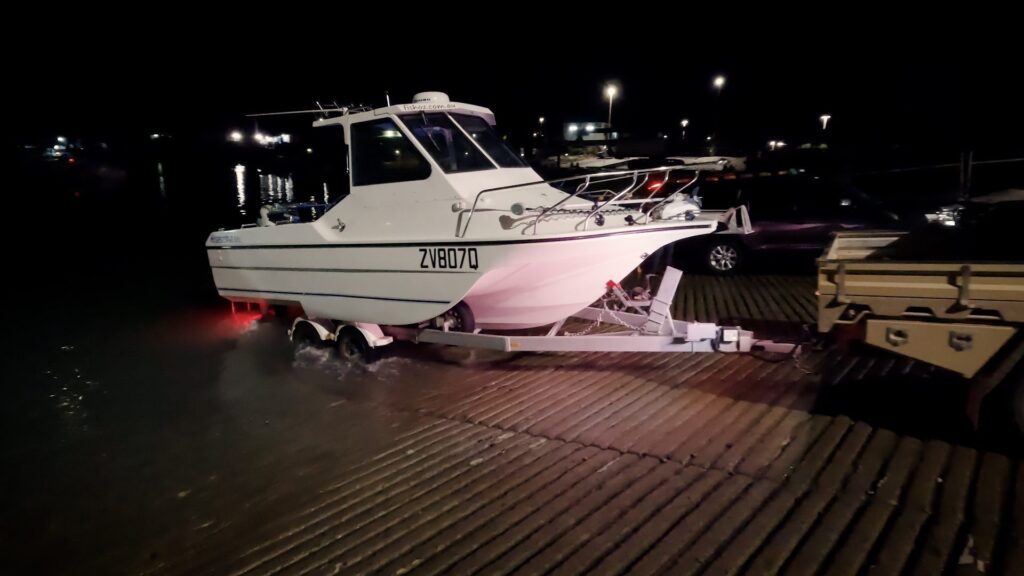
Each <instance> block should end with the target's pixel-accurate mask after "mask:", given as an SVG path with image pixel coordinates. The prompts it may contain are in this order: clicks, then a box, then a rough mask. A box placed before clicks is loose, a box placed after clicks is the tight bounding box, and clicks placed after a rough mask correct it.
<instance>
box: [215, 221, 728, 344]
mask: <svg viewBox="0 0 1024 576" xmlns="http://www.w3.org/2000/svg"><path fill="white" fill-rule="evenodd" d="M709 225H710V224H708V223H694V224H691V225H688V226H679V225H677V226H673V227H668V226H664V227H653V226H652V227H644V228H636V229H635V230H629V231H622V232H619V233H615V234H609V235H601V234H592V235H576V236H570V237H565V236H563V237H554V238H552V237H542V238H531V239H523V240H517V241H490V242H488V241H484V240H478V241H473V240H467V241H464V242H458V243H450V244H449V243H444V244H441V243H437V242H423V243H421V244H416V243H411V244H397V245H391V246H389V245H387V244H374V245H368V246H359V247H356V246H351V245H349V246H345V245H325V246H322V247H286V246H281V247H274V248H268V247H252V248H245V247H242V246H237V245H236V246H232V247H229V248H228V247H225V248H216V247H212V246H211V247H210V248H211V249H210V250H208V255H209V259H210V266H211V268H212V270H213V277H214V282H215V284H216V285H217V289H218V291H219V293H220V295H221V296H223V297H225V298H227V299H229V300H266V301H272V302H295V303H298V304H300V305H302V307H303V309H304V312H305V313H306V314H307V315H309V316H312V317H319V318H331V319H335V320H348V321H359V322H371V323H374V324H398V325H402V324H414V323H417V322H421V321H423V320H428V319H430V318H433V317H436V316H438V315H440V314H442V313H443V312H445V311H446V310H448V309H450V308H451V307H452V306H454V305H455V304H456V303H458V302H459V301H461V300H466V302H467V303H468V304H469V306H470V308H471V309H472V310H473V313H474V316H475V317H476V322H477V325H478V326H480V327H484V328H525V327H532V326H541V325H544V324H550V323H552V322H555V321H557V320H559V319H561V318H564V317H566V316H568V315H570V314H572V313H574V312H577V311H579V310H581V309H582V308H584V307H586V306H587V305H589V304H590V303H592V302H593V301H594V300H596V299H597V298H599V297H600V296H601V294H602V293H603V292H604V289H605V288H604V287H605V283H606V282H607V281H608V280H616V281H618V280H621V279H622V278H623V277H625V276H626V275H627V274H629V272H630V271H631V270H633V269H634V268H635V267H636V266H637V265H639V264H640V263H641V262H642V261H643V260H644V258H646V257H647V255H649V254H652V253H653V252H654V251H655V250H657V249H658V248H660V247H662V246H664V245H666V244H669V243H671V242H675V241H677V240H681V239H683V238H687V237H690V236H694V235H698V234H703V233H706V232H707V231H708V229H709V228H708V226H709ZM453 249H454V250H455V252H454V253H455V254H458V255H459V256H460V262H459V265H458V266H453V269H436V268H435V266H436V265H437V264H438V262H434V264H433V265H432V264H431V261H430V259H429V258H428V257H427V256H429V254H428V255H425V254H424V252H423V251H424V250H428V251H429V250H444V251H445V252H448V253H452V252H451V251H452V250H453ZM471 250H472V251H475V259H473V257H472V256H470V255H468V254H469V252H470V251H471ZM474 265H475V266H476V268H475V269H474V268H473V267H472V266H474Z"/></svg>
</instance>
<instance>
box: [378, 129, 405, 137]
mask: <svg viewBox="0 0 1024 576" xmlns="http://www.w3.org/2000/svg"><path fill="white" fill-rule="evenodd" d="M380 135H381V136H383V137H384V138H401V137H402V133H401V132H399V131H398V130H385V131H383V132H381V133H380Z"/></svg>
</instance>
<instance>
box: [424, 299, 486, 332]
mask: <svg viewBox="0 0 1024 576" xmlns="http://www.w3.org/2000/svg"><path fill="white" fill-rule="evenodd" d="M449 320H450V321H451V323H452V325H451V328H449V329H450V330H451V331H452V332H472V331H474V330H476V318H474V317H473V311H472V310H470V308H469V305H467V304H466V303H465V302H459V303H458V304H456V305H455V306H452V309H451V310H449V311H447V312H445V313H444V314H441V315H440V316H438V317H437V318H434V327H435V328H437V329H438V330H440V329H443V328H444V324H445V322H447V321H449Z"/></svg>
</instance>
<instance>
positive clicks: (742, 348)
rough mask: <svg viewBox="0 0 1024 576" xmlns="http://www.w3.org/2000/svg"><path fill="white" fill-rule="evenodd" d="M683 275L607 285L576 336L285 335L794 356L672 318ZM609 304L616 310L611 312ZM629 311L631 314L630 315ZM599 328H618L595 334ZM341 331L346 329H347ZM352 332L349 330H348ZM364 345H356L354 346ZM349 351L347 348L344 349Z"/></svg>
mask: <svg viewBox="0 0 1024 576" xmlns="http://www.w3.org/2000/svg"><path fill="white" fill-rule="evenodd" d="M682 277H683V273H682V272H681V271H680V270H678V269H676V268H672V267H668V268H666V269H665V273H664V275H663V276H662V280H661V285H660V286H659V287H658V291H657V294H655V295H654V297H652V298H640V299H635V298H633V297H631V296H630V295H629V294H627V293H626V292H625V291H624V290H623V289H622V288H621V287H620V286H619V285H618V284H615V283H609V287H610V288H611V294H610V295H609V297H608V298H606V299H605V301H604V304H605V307H601V308H599V307H589V308H584V309H583V310H580V311H579V312H577V313H576V314H573V315H572V318H578V319H581V320H587V321H590V322H591V324H590V325H589V326H587V327H586V328H584V329H583V330H581V331H579V332H569V331H566V330H563V328H564V327H565V323H566V321H567V320H568V318H566V319H563V320H561V321H559V322H556V323H555V324H554V325H553V326H552V327H551V329H550V330H548V332H547V334H544V335H532V336H528V335H522V336H521V335H508V334H485V333H483V332H482V331H480V330H476V331H475V332H456V331H453V330H449V329H448V328H449V325H448V324H445V326H444V327H443V328H442V329H436V328H422V329H419V330H417V329H414V328H401V327H384V328H383V329H382V327H379V326H377V325H375V324H367V323H362V322H359V323H335V322H325V321H319V320H314V319H307V318H299V319H296V321H295V323H294V324H293V326H292V330H291V331H289V334H290V335H291V336H292V337H293V339H294V334H295V331H296V329H297V327H298V326H299V325H300V323H303V322H306V323H309V324H312V325H313V328H314V329H315V330H316V333H317V334H318V335H319V337H320V338H321V339H322V340H324V341H328V340H338V341H339V343H340V344H341V348H342V353H343V355H345V348H346V346H345V341H344V334H349V335H350V337H354V336H355V335H356V334H357V333H358V334H361V335H362V337H363V338H364V339H365V345H366V346H368V347H369V348H378V347H380V346H384V345H387V344H390V343H391V342H392V341H393V337H395V338H398V339H402V340H411V341H414V342H428V343H431V344H444V345H448V346H462V347H467V348H480V349H485V350H496V351H502V352H751V351H760V352H771V353H783V354H790V353H793V352H794V351H795V349H796V347H797V344H793V343H783V342H772V341H764V340H757V339H755V338H754V334H753V332H751V331H749V330H743V329H742V328H740V327H739V326H719V325H717V324H714V323H710V322H685V321H682V320H675V319H673V318H672V314H671V308H672V300H673V297H674V295H675V293H676V288H677V287H678V286H679V282H680V280H682ZM609 305H615V306H619V307H620V309H618V310H614V309H611V308H609V307H608V306H609ZM629 310H633V312H630V311H629ZM602 324H604V325H607V326H616V327H619V328H621V330H616V331H601V332H597V333H594V332H595V330H597V329H599V328H600V326H601V325H602ZM346 328H348V329H347V330H346ZM353 328H354V330H353ZM385 333H387V334H389V335H385ZM362 344H363V343H362V342H360V343H359V345H362ZM349 348H350V349H351V347H349Z"/></svg>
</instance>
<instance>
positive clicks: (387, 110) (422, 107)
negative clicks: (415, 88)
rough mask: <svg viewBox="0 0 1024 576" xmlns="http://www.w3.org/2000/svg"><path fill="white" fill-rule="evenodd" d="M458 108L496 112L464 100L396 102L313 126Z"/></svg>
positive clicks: (325, 119)
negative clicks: (466, 102)
mask: <svg viewBox="0 0 1024 576" xmlns="http://www.w3.org/2000/svg"><path fill="white" fill-rule="evenodd" d="M456 110H466V111H469V112H476V113H478V114H485V115H488V116H491V117H493V116H494V112H491V110H490V109H489V108H485V107H483V106H477V105H475V104H465V103H463V102H416V103H413V104H394V105H392V106H385V107H383V108H374V109H372V110H361V111H359V112H353V113H344V114H342V115H341V116H334V117H331V118H323V119H321V120H316V121H314V122H313V126H314V127H316V128H319V127H321V126H333V125H337V124H341V125H348V124H351V123H353V122H361V121H363V120H369V119H371V118H373V117H376V116H386V115H389V114H404V113H407V112H450V111H456ZM492 123H493V121H492Z"/></svg>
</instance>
